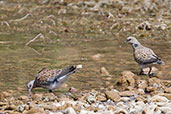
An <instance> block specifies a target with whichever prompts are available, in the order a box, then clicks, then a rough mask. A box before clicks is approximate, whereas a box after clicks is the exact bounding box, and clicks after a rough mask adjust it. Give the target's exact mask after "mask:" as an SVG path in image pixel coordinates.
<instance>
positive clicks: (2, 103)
mask: <svg viewBox="0 0 171 114" xmlns="http://www.w3.org/2000/svg"><path fill="white" fill-rule="evenodd" d="M4 105H8V103H7V102H0V107H2V106H4Z"/></svg>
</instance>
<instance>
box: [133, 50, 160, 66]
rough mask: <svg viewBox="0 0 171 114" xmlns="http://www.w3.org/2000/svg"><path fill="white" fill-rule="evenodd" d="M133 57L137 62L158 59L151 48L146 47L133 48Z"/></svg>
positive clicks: (142, 62) (146, 62)
mask: <svg viewBox="0 0 171 114" xmlns="http://www.w3.org/2000/svg"><path fill="white" fill-rule="evenodd" d="M134 57H135V60H136V61H137V62H138V63H139V64H151V63H154V62H156V61H157V60H158V57H157V55H156V54H155V53H154V52H153V50H151V49H150V48H146V47H144V48H142V49H137V50H135V53H134Z"/></svg>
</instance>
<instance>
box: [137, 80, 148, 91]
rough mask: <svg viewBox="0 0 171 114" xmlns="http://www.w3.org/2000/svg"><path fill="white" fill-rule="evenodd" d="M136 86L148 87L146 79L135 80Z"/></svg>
mask: <svg viewBox="0 0 171 114" xmlns="http://www.w3.org/2000/svg"><path fill="white" fill-rule="evenodd" d="M136 82H137V86H138V88H140V89H145V88H147V87H148V84H147V81H146V80H137V81H136Z"/></svg>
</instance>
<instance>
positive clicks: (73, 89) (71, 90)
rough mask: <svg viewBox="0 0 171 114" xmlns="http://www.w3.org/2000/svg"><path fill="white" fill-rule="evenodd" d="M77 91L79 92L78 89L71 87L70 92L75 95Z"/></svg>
mask: <svg viewBox="0 0 171 114" xmlns="http://www.w3.org/2000/svg"><path fill="white" fill-rule="evenodd" d="M77 91H78V90H77V89H76V88H74V87H70V88H69V92H70V93H72V94H73V93H76V92H77Z"/></svg>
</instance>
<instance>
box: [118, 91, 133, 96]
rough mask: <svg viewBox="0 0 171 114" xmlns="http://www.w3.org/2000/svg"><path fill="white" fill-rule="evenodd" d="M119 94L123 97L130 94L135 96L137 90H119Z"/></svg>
mask: <svg viewBox="0 0 171 114" xmlns="http://www.w3.org/2000/svg"><path fill="white" fill-rule="evenodd" d="M119 95H120V96H122V97H130V96H134V95H135V92H134V91H122V92H119Z"/></svg>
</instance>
